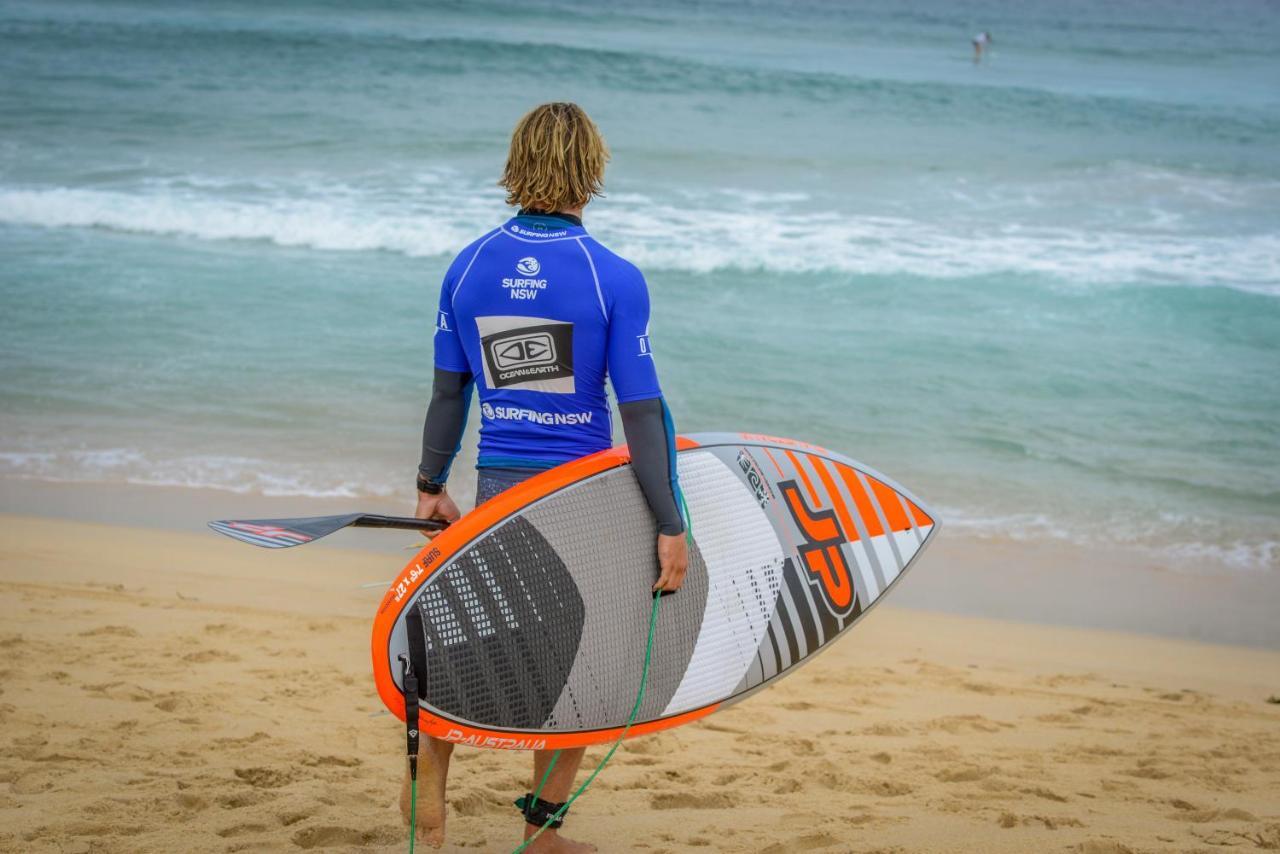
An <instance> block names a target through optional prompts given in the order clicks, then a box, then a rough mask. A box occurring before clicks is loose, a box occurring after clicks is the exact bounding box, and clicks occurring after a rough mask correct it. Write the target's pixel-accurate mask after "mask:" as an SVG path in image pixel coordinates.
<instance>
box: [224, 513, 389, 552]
mask: <svg viewBox="0 0 1280 854" xmlns="http://www.w3.org/2000/svg"><path fill="white" fill-rule="evenodd" d="M364 516H365V514H363V513H348V514H346V515H345V516H311V517H308V518H305V519H244V520H236V519H227V520H223V521H220V522H210V523H209V527H210V528H212V529H213V530H215V531H217V532H218V533H219V534H226V535H227V536H228V537H231V538H232V539H236V540H239V541H240V542H242V543H248V544H249V545H251V546H261V547H262V548H264V549H287V548H289V547H290V546H300V545H303V544H304V543H309V542H311V541H313V540H318V539H320V538H321V537H323V536H327V535H328V534H332V533H333V532H334V531H341V530H342V529H343V528H345V527H347V526H349V525H354V524H356V523H357V522H358V521H360V519H362V518H364Z"/></svg>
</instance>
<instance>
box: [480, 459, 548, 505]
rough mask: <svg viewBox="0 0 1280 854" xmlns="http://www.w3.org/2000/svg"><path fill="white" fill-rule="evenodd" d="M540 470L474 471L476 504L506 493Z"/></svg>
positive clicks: (498, 469) (504, 469)
mask: <svg viewBox="0 0 1280 854" xmlns="http://www.w3.org/2000/svg"><path fill="white" fill-rule="evenodd" d="M539 471H540V469H530V468H495V467H489V466H486V467H485V468H482V469H476V504H477V505H479V504H483V503H485V502H486V501H488V500H489V499H490V498H492V497H493V496H495V495H498V494H499V493H502V492H506V491H507V490H508V489H510V488H511V487H513V486H515V485H516V484H517V483H523V482H524V481H526V480H528V479H529V478H531V477H533V476H534V475H535V474H537V473H538V472H539Z"/></svg>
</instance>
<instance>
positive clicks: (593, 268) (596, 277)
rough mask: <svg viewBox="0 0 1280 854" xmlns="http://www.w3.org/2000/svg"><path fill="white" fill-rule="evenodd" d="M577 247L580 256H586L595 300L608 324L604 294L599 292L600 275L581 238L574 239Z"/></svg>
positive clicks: (607, 311)
mask: <svg viewBox="0 0 1280 854" xmlns="http://www.w3.org/2000/svg"><path fill="white" fill-rule="evenodd" d="M574 240H576V241H578V246H580V247H581V248H582V254H583V255H586V256H587V266H588V267H590V268H591V278H592V279H594V280H595V283H596V299H598V300H600V314H602V315H604V321H605V323H608V322H609V310H608V309H606V308H605V307H604V292H603V291H601V290H600V274H599V273H597V272H596V262H595V261H594V260H593V259H592V258H591V252H590V250H588V249H587V244H585V243H583V242H582V238H581V237H575V238H574Z"/></svg>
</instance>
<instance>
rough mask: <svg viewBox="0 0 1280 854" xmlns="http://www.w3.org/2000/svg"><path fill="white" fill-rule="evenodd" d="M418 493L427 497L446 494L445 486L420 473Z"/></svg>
mask: <svg viewBox="0 0 1280 854" xmlns="http://www.w3.org/2000/svg"><path fill="white" fill-rule="evenodd" d="M418 491H419V492H425V493H426V494H427V495H439V494H440V493H442V492H444V484H443V483H436V482H435V481H434V480H432V479H431V478H429V477H427V476H426V475H425V474H423V473H422V472H418Z"/></svg>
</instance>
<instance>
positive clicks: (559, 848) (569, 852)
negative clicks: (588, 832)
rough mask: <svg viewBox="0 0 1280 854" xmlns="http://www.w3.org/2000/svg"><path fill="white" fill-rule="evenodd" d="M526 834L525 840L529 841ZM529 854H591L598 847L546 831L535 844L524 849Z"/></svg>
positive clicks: (552, 831)
mask: <svg viewBox="0 0 1280 854" xmlns="http://www.w3.org/2000/svg"><path fill="white" fill-rule="evenodd" d="M531 832H532V830H530V831H528V832H526V835H525V839H528V838H529V837H528V833H531ZM524 850H525V851H526V852H527V854H589V852H591V851H595V850H596V847H595V846H594V845H592V844H591V843H589V842H575V841H574V840H572V839H565V838H564V837H563V836H561V835H560V834H559V833H556V832H555V831H554V830H548V831H545V832H544V833H543V834H542V835H541V836H539V837H538V838H537V839H535V840H534V841H533V844H532V845H530V846H529V847H528V848H526V849H524Z"/></svg>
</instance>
